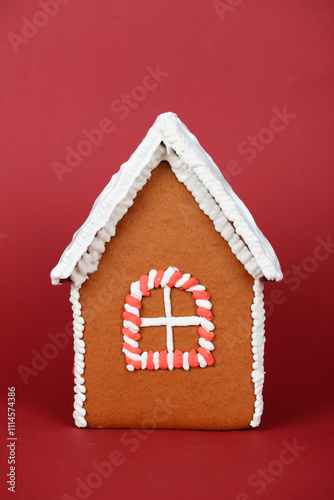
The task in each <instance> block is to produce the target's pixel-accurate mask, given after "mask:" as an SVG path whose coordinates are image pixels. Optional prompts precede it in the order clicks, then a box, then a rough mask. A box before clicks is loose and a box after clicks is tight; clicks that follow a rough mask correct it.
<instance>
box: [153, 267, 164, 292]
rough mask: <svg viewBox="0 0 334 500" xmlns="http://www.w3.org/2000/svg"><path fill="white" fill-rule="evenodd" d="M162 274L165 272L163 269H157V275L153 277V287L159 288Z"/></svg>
mask: <svg viewBox="0 0 334 500" xmlns="http://www.w3.org/2000/svg"><path fill="white" fill-rule="evenodd" d="M164 274H165V271H162V269H159V271H158V272H157V275H156V277H155V279H154V288H159V286H160V283H161V280H162V278H163V277H164Z"/></svg>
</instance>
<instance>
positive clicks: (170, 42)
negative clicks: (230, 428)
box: [0, 0, 334, 500]
mask: <svg viewBox="0 0 334 500" xmlns="http://www.w3.org/2000/svg"><path fill="white" fill-rule="evenodd" d="M63 1H64V0H63ZM225 3H227V4H228V3H229V4H230V9H229V10H228V11H226V12H225V14H224V13H223V12H221V18H222V17H223V19H221V18H220V17H219V15H218V13H217V12H216V10H215V7H214V4H213V2H211V1H210V2H205V1H195V0H180V1H178V2H176V1H175V2H168V1H166V0H164V1H161V0H155V1H154V2H153V1H148V0H147V1H146V2H144V1H142V2H140V1H139V0H138V1H129V0H126V1H122V2H108V1H107V0H95V1H94V2H88V1H81V2H79V1H78V0H71V1H68V3H67V4H64V5H61V6H60V8H59V12H58V13H56V15H55V16H54V17H53V18H47V24H46V25H45V26H43V27H40V28H38V29H37V33H35V34H34V36H32V37H31V38H30V39H26V41H27V43H23V42H22V40H21V41H19V42H17V43H18V45H17V46H16V52H17V53H16V52H15V50H14V48H13V46H12V44H13V42H12V44H11V42H10V39H9V38H8V33H10V32H12V33H15V34H16V35H20V34H21V31H22V27H23V25H24V22H25V21H22V18H23V17H26V18H27V19H28V20H30V21H31V20H32V19H35V20H36V19H37V23H38V22H40V23H42V24H43V19H44V18H43V16H42V17H38V15H37V17H36V15H35V14H36V12H38V11H40V10H41V8H40V6H39V5H38V2H37V1H30V0H29V1H27V0H25V1H22V0H21V1H19V0H15V1H13V0H2V2H1V15H0V25H1V58H2V63H3V69H2V78H1V86H2V87H1V89H2V104H1V115H2V133H1V137H0V149H1V153H2V165H3V168H2V181H1V187H2V189H1V199H0V203H1V214H2V218H1V225H0V233H1V235H0V242H1V243H0V252H1V266H2V272H1V274H2V275H1V281H2V287H1V305H2V308H3V312H2V315H1V320H2V349H1V352H2V362H1V370H2V375H1V398H2V400H3V402H4V404H3V405H2V406H1V414H0V424H1V436H2V437H1V462H0V464H1V486H0V488H1V491H2V492H4V495H5V490H6V485H5V476H4V475H5V474H7V473H8V465H7V450H6V447H5V446H6V437H7V424H6V411H7V410H6V396H7V386H13V385H14V386H16V393H17V404H16V411H17V437H18V441H17V450H16V451H17V493H16V498H20V499H28V500H29V499H39V498H43V499H44V498H48V499H58V498H62V495H63V494H64V493H68V494H69V495H72V496H73V497H74V498H75V488H76V478H81V479H82V480H83V481H86V479H87V476H89V474H91V473H92V472H93V471H94V467H93V465H92V462H94V461H96V462H101V461H103V460H106V459H107V458H108V454H109V453H110V452H111V451H112V450H114V449H118V450H119V451H120V452H121V453H122V456H123V457H124V463H123V464H122V465H119V466H118V467H115V470H114V471H113V473H112V475H111V476H110V477H109V478H106V479H103V481H102V484H101V485H100V486H99V487H98V488H96V489H93V490H92V493H91V495H90V496H89V498H98V499H105V498H119V499H127V498H131V496H132V495H135V496H136V498H153V497H154V498H161V499H165V498H171V497H173V498H176V499H178V498H193V499H197V498H205V497H208V498H210V497H213V498H223V499H233V500H234V499H239V500H243V499H246V498H250V499H254V498H262V499H272V500H276V499H279V500H282V499H285V500H289V499H293V500H295V499H308V498H318V499H328V498H331V497H332V496H333V481H332V477H331V473H332V466H333V460H332V457H333V453H332V449H333V431H332V428H333V422H332V418H331V417H332V401H331V400H330V395H331V393H332V388H333V385H332V380H331V376H332V374H331V373H330V369H331V366H332V364H333V362H332V358H333V347H334V341H333V320H332V309H333V306H332V296H333V294H332V283H331V281H330V276H333V261H334V256H333V254H332V253H331V252H332V251H333V249H330V250H328V251H327V253H326V251H323V252H322V253H321V256H322V257H323V258H322V260H319V259H318V260H315V259H314V257H312V256H313V253H314V251H315V249H316V247H317V245H318V241H317V239H318V238H324V239H326V238H327V236H328V235H329V236H330V235H333V225H332V220H333V201H332V196H331V192H332V185H333V168H332V156H333V155H332V142H333V139H332V134H333V115H334V109H333V83H334V82H333V63H332V60H333V41H334V40H333V13H334V5H333V2H332V1H331V0H280V1H271V2H268V1H267V0H252V1H246V0H245V1H242V0H240V1H237V0H226V2H225ZM237 4H239V5H237ZM232 5H233V6H232ZM34 16H35V17H34ZM11 36H12V35H11ZM12 40H13V38H12ZM16 40H19V39H16ZM157 65H160V69H161V71H163V72H166V73H168V76H165V77H164V78H163V79H162V81H161V83H159V85H158V86H157V88H156V89H154V90H150V91H149V92H147V96H146V97H145V98H144V99H143V100H142V101H141V102H137V103H136V102H135V101H133V102H135V104H134V105H133V109H130V108H129V113H128V116H127V117H126V119H124V120H121V119H120V115H119V114H117V113H115V112H113V111H111V109H110V105H111V104H112V103H113V102H114V101H115V99H120V98H121V96H122V94H131V92H132V91H133V89H134V87H136V86H138V85H141V83H142V81H143V78H144V76H145V75H146V73H147V70H146V69H145V68H146V67H147V66H150V67H151V68H156V66H157ZM284 106H286V109H287V112H288V113H290V114H294V115H296V117H295V118H293V119H291V120H290V123H289V124H288V125H287V126H286V127H285V129H284V130H283V131H282V132H280V133H275V134H274V137H273V139H272V140H271V142H270V143H268V144H266V146H265V148H264V149H263V150H262V151H258V152H257V155H256V158H255V159H254V160H253V161H251V162H247V156H245V155H242V154H240V152H238V146H239V145H240V143H242V142H243V141H248V137H249V136H254V135H257V134H258V133H259V132H260V134H261V133H262V132H261V129H263V128H264V127H267V126H268V124H269V122H270V119H271V117H272V116H273V111H272V109H273V108H277V109H278V110H280V111H282V110H283V108H284ZM170 110H171V111H174V112H176V113H177V114H178V115H179V117H180V118H181V119H182V120H183V121H184V122H185V123H186V124H187V126H188V127H189V129H190V130H191V131H192V132H193V133H194V134H195V135H196V136H197V137H198V138H199V140H200V142H201V144H202V145H203V147H204V148H205V149H206V150H207V151H208V152H209V154H210V155H211V156H212V157H213V158H214V159H215V161H216V162H217V163H218V165H219V166H220V168H221V169H222V170H225V169H226V165H227V162H228V161H229V160H237V161H238V162H239V165H240V167H241V172H240V173H238V175H233V177H232V178H231V179H230V182H231V184H232V186H233V188H234V189H235V191H236V193H237V194H238V195H239V196H240V197H241V199H242V200H243V201H244V202H245V203H246V205H247V206H248V208H249V209H250V211H251V212H252V213H253V215H254V217H255V219H256V221H257V223H258V225H259V227H260V228H261V230H262V231H263V232H264V234H265V235H266V236H267V237H268V239H269V240H270V241H271V243H272V244H273V246H274V248H275V250H276V252H277V254H278V256H279V259H280V262H281V265H282V269H283V271H285V272H286V273H287V276H288V277H289V278H290V279H289V280H286V281H284V282H282V283H279V284H267V285H266V287H265V293H266V299H267V300H269V301H270V302H271V303H269V304H268V306H269V315H268V316H269V317H268V320H267V324H266V327H267V344H266V359H265V368H266V372H267V376H266V383H265V391H264V392H265V393H264V396H265V412H264V416H263V420H262V424H261V427H260V428H259V429H257V430H254V431H239V432H223V433H215V432H191V431H189V432H184V431H175V432H174V431H155V432H153V433H152V434H150V435H144V434H141V437H142V438H143V440H142V441H138V443H137V444H138V448H137V449H136V450H135V451H132V452H131V451H130V449H129V447H128V446H124V445H122V444H121V441H120V439H121V437H122V433H124V431H122V430H112V431H108V430H105V431H98V430H96V431H95V430H93V431H85V430H79V429H77V428H75V427H74V424H73V421H72V416H71V412H72V400H73V391H72V386H73V380H72V374H71V369H72V360H73V352H72V347H71V342H69V343H68V345H67V347H66V348H65V349H59V352H58V353H57V355H56V357H55V358H54V359H52V360H49V361H48V365H47V366H46V367H45V368H44V369H41V370H40V371H38V372H35V374H34V375H31V376H29V377H28V382H27V385H25V384H24V382H23V379H22V377H21V376H20V375H19V372H18V366H19V365H24V366H25V367H28V368H32V364H31V363H32V358H33V353H31V350H32V349H35V350H36V351H37V352H38V353H39V354H41V353H43V349H45V346H46V345H47V344H49V343H50V338H49V337H48V334H49V333H53V334H55V333H57V332H63V331H64V329H65V325H66V324H67V323H68V322H69V321H71V310H70V304H69V302H68V296H69V286H68V285H63V286H62V287H52V286H51V284H50V280H49V273H50V270H51V268H52V267H54V265H55V264H56V263H57V261H58V259H59V257H60V254H61V253H62V251H63V250H64V248H65V246H66V245H67V244H68V243H69V241H70V239H71V237H72V234H73V232H74V231H75V230H76V229H77V228H78V227H79V226H80V225H81V223H82V222H83V221H84V219H85V218H86V216H87V214H88V211H89V209H90V207H91V205H92V203H93V201H94V200H95V198H96V197H97V195H98V194H99V193H100V191H101V190H102V189H103V187H104V186H105V185H106V184H107V182H108V181H109V179H110V177H111V175H112V174H113V173H114V172H116V171H117V170H118V168H119V166H120V165H121V163H123V162H124V161H126V160H127V159H128V157H129V156H130V154H131V153H132V152H133V150H134V149H135V148H136V146H137V145H138V143H139V142H140V140H141V139H142V138H143V136H144V135H145V134H146V131H147V130H148V128H149V127H150V126H151V124H152V123H153V121H154V119H155V117H156V115H158V114H159V113H161V112H164V111H170ZM102 118H110V119H112V120H113V122H114V124H115V130H114V131H113V132H112V133H110V134H108V135H105V136H104V139H103V142H102V144H100V145H99V146H96V147H94V148H93V149H92V152H91V154H90V155H89V156H87V157H85V158H84V159H83V160H82V162H81V164H80V165H79V166H78V167H76V168H74V169H72V171H71V172H67V173H65V174H64V175H63V179H62V182H59V181H58V179H57V177H56V175H55V172H54V170H53V168H52V163H53V162H54V161H59V162H62V163H64V161H65V154H66V150H65V148H66V146H68V145H69V146H71V147H76V145H77V143H78V142H79V141H80V140H82V139H83V136H82V133H81V131H82V130H83V129H88V130H91V129H93V128H96V127H97V125H98V123H99V122H100V120H101V119H102ZM333 237H334V236H333ZM319 255H320V254H319ZM294 266H302V267H303V268H304V271H303V275H302V276H303V277H301V278H298V277H297V278H296V276H297V273H300V271H299V270H298V268H297V267H294ZM305 269H306V271H305ZM274 290H275V291H276V292H275V294H276V295H275V294H274V296H273V295H272V293H273V291H274ZM277 290H280V294H278V292H277ZM273 299H274V301H276V302H280V303H279V304H276V305H274V306H273V304H272V302H273ZM143 436H144V437H143ZM284 440H285V441H287V442H288V443H290V444H292V443H293V441H294V440H296V443H297V445H298V446H300V447H303V450H302V451H299V456H298V457H295V459H294V460H293V461H292V462H291V463H290V464H286V465H284V467H283V470H281V469H282V466H281V465H280V464H279V463H277V459H278V458H279V456H280V453H281V451H282V450H283V448H284V444H282V443H283V441H284ZM275 461H276V462H275ZM258 469H268V470H269V480H270V482H268V481H267V482H264V485H265V489H264V492H263V493H261V492H259V490H260V489H262V488H260V486H259V484H258V483H257V484H256V486H254V484H253V485H252V483H249V481H252V479H249V478H252V477H253V480H254V476H251V475H252V474H259V471H258ZM270 471H271V472H270ZM273 474H274V475H273ZM275 474H276V475H275ZM265 481H266V480H265ZM241 493H243V495H242V494H241ZM238 495H239V496H238ZM5 496H6V495H5ZM63 498H66V497H63Z"/></svg>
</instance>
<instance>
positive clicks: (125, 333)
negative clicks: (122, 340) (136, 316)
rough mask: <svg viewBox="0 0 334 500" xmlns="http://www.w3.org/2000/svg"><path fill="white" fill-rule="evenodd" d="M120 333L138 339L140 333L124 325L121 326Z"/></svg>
mask: <svg viewBox="0 0 334 500" xmlns="http://www.w3.org/2000/svg"><path fill="white" fill-rule="evenodd" d="M122 333H123V335H126V336H127V337H129V338H130V339H132V340H140V339H141V335H140V333H136V332H133V331H132V330H130V329H129V328H125V326H123V328H122Z"/></svg>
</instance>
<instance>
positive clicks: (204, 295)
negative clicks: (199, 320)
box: [192, 290, 211, 300]
mask: <svg viewBox="0 0 334 500" xmlns="http://www.w3.org/2000/svg"><path fill="white" fill-rule="evenodd" d="M192 298H193V299H194V300H210V298H211V295H210V294H209V292H207V291H206V290H194V291H193V294H192Z"/></svg>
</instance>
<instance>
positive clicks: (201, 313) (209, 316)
mask: <svg viewBox="0 0 334 500" xmlns="http://www.w3.org/2000/svg"><path fill="white" fill-rule="evenodd" d="M197 314H198V316H202V318H206V319H208V320H209V321H211V320H212V318H213V316H212V312H211V311H209V309H205V307H198V308H197Z"/></svg>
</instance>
